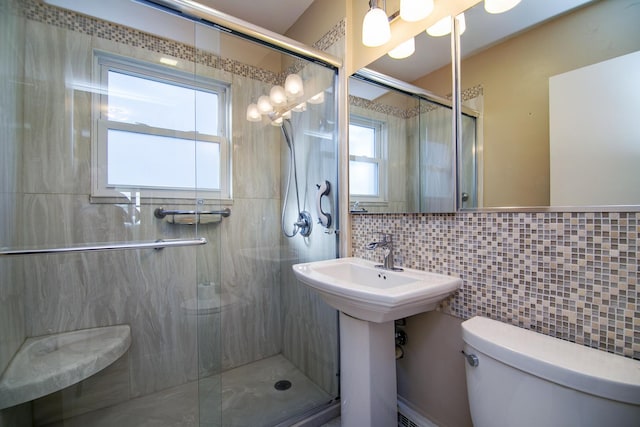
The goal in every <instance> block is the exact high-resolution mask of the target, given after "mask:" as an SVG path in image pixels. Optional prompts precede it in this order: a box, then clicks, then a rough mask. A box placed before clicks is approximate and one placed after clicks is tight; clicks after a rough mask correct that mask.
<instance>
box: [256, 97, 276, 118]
mask: <svg viewBox="0 0 640 427" xmlns="http://www.w3.org/2000/svg"><path fill="white" fill-rule="evenodd" d="M258 111H260V114H269V113H272V112H273V105H271V101H269V97H268V96H266V95H262V96H261V97H260V98H258Z"/></svg>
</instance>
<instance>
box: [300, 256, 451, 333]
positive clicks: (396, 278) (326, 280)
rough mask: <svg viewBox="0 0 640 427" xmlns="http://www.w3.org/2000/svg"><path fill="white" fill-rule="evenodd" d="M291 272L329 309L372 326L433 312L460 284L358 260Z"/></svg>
mask: <svg viewBox="0 0 640 427" xmlns="http://www.w3.org/2000/svg"><path fill="white" fill-rule="evenodd" d="M293 271H294V273H295V275H296V277H297V278H298V279H299V280H300V281H302V282H303V283H305V284H306V285H308V286H310V287H311V288H313V289H315V290H316V291H317V292H318V293H319V294H320V295H321V296H322V298H323V299H324V300H325V301H326V302H327V303H328V304H329V305H331V306H332V307H334V308H336V309H338V310H340V311H341V312H343V313H345V314H348V315H349V316H352V317H355V318H358V319H362V320H366V321H369V322H376V323H382V322H388V321H391V320H396V319H401V318H403V317H408V316H412V315H414V314H418V313H422V312H425V311H429V310H433V309H434V308H435V306H436V305H437V304H438V302H440V301H441V300H443V299H444V298H446V297H447V296H448V295H450V294H451V293H453V292H455V291H456V289H458V288H460V286H461V285H462V280H461V279H459V278H456V277H451V276H446V275H442V274H434V273H429V272H426V271H420V270H413V269H405V270H404V271H400V272H398V271H387V270H383V269H381V268H377V267H376V263H374V262H371V261H366V260H364V259H361V258H339V259H331V260H326V261H316V262H309V263H304V264H296V265H294V266H293Z"/></svg>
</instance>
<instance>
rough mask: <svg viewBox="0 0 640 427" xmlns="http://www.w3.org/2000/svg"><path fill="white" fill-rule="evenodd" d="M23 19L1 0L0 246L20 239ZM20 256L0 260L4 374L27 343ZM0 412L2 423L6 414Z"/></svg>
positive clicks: (1, 362) (9, 0)
mask: <svg viewBox="0 0 640 427" xmlns="http://www.w3.org/2000/svg"><path fill="white" fill-rule="evenodd" d="M24 36H25V34H24V19H22V18H20V17H19V16H18V15H17V3H16V2H15V1H13V0H0V93H1V94H2V95H1V96H0V111H1V112H2V113H1V114H0V217H1V218H2V223H1V224H0V247H12V246H15V242H16V226H15V221H16V218H17V216H18V208H17V192H18V191H19V188H20V176H21V175H20V174H21V172H22V171H21V169H20V163H19V159H20V147H21V145H22V133H21V128H22V127H21V126H20V124H21V122H22V85H20V84H19V82H20V81H21V80H22V74H23V70H24V55H23V43H24ZM19 272H20V260H19V259H18V258H4V257H3V259H0V373H1V372H3V371H4V370H5V368H6V367H7V366H8V365H9V362H10V361H11V359H12V358H13V355H14V353H15V352H16V351H17V350H18V348H19V347H20V345H21V344H22V342H23V341H24V338H25V335H26V331H25V325H24V296H23V293H22V287H21V285H20V283H21V282H20V277H19ZM3 412H4V411H0V424H2V422H3V421H2V420H3V418H4V415H3Z"/></svg>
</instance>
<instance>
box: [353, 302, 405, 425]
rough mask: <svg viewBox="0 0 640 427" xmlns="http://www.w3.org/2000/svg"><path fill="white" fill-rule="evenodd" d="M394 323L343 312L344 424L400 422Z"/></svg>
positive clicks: (393, 423) (387, 423)
mask: <svg viewBox="0 0 640 427" xmlns="http://www.w3.org/2000/svg"><path fill="white" fill-rule="evenodd" d="M394 332H395V324H394V322H393V321H390V322H384V323H374V322H367V321H365V320H360V319H356V318H354V317H351V316H349V315H346V314H344V313H342V312H340V396H341V399H342V402H341V403H342V413H341V419H342V426H343V427H362V426H371V427H389V426H394V425H397V423H398V415H397V413H398V409H397V389H396V357H395V348H396V346H395V337H394Z"/></svg>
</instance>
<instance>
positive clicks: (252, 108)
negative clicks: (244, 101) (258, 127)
mask: <svg viewBox="0 0 640 427" xmlns="http://www.w3.org/2000/svg"><path fill="white" fill-rule="evenodd" d="M247 120H248V121H250V122H259V121H260V120H262V114H260V111H258V106H257V105H256V104H249V106H248V107H247Z"/></svg>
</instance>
